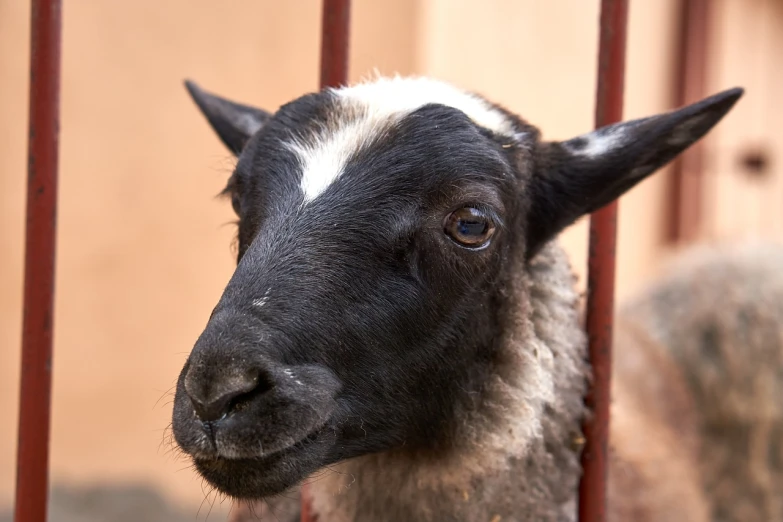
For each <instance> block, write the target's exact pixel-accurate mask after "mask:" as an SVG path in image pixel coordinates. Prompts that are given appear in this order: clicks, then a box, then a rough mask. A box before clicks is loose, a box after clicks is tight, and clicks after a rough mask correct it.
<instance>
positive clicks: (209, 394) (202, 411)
mask: <svg viewBox="0 0 783 522" xmlns="http://www.w3.org/2000/svg"><path fill="white" fill-rule="evenodd" d="M197 373H198V372H194V371H188V373H187V375H186V377H185V393H187V395H188V397H189V398H190V402H191V403H192V404H193V409H194V410H195V412H196V416H197V417H198V418H199V420H200V421H201V422H213V421H216V420H218V419H221V418H222V417H223V416H224V415H226V414H227V413H228V412H229V411H230V410H231V408H232V407H233V406H234V404H236V402H237V399H239V398H240V397H242V396H243V395H248V394H250V393H251V392H260V393H263V392H264V391H267V390H263V389H261V388H262V387H263V384H262V383H260V382H259V375H258V374H257V373H255V374H253V373H240V374H236V375H223V376H219V377H213V378H212V379H209V380H207V381H206V382H205V380H204V379H203V376H197V375H194V374H197ZM199 377H201V378H199Z"/></svg>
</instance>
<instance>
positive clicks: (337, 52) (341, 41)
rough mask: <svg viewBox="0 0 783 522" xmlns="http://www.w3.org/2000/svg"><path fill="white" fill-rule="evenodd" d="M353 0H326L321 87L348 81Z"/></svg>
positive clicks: (322, 32)
mask: <svg viewBox="0 0 783 522" xmlns="http://www.w3.org/2000/svg"><path fill="white" fill-rule="evenodd" d="M350 19H351V0H324V2H323V18H322V22H321V26H322V29H321V88H324V87H337V86H339V85H345V84H346V83H347V82H348V38H349V32H350V31H349V28H350Z"/></svg>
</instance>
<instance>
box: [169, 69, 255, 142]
mask: <svg viewBox="0 0 783 522" xmlns="http://www.w3.org/2000/svg"><path fill="white" fill-rule="evenodd" d="M185 87H186V88H187V90H188V92H189V93H190V96H191V98H193V101H194V102H196V105H198V108H199V109H201V112H202V113H203V114H204V116H206V118H207V121H208V122H209V124H210V125H211V126H212V129H213V130H214V131H215V133H216V134H217V135H218V137H219V138H220V141H222V142H223V144H224V145H225V146H226V147H228V149H229V150H230V151H231V152H232V153H234V155H235V156H239V154H240V153H241V152H242V149H243V148H244V147H245V144H246V143H247V140H249V139H250V137H251V136H252V135H253V134H255V133H256V132H258V131H259V130H260V129H261V127H263V126H264V124H265V123H266V122H267V121H268V120H269V118H270V114H269V113H268V112H266V111H263V110H261V109H257V108H255V107H250V106H249V105H242V104H241V103H236V102H232V101H230V100H227V99H225V98H222V97H220V96H217V95H215V94H211V93H209V92H207V91H205V90H204V89H202V88H201V87H199V86H198V85H196V84H195V83H194V82H192V81H190V80H186V81H185Z"/></svg>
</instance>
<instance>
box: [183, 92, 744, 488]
mask: <svg viewBox="0 0 783 522" xmlns="http://www.w3.org/2000/svg"><path fill="white" fill-rule="evenodd" d="M188 87H189V90H190V92H191V94H192V96H193V97H194V99H195V101H196V102H197V104H198V105H199V107H200V108H201V109H202V112H204V114H205V115H206V116H207V118H208V120H209V122H210V123H211V124H212V126H213V128H214V129H215V131H216V132H217V134H218V135H219V137H220V138H221V139H222V140H223V142H224V143H225V144H226V145H227V146H228V147H229V149H230V150H231V151H232V152H233V153H234V154H235V155H236V156H237V166H236V169H235V171H234V173H233V174H232V176H231V178H230V180H229V183H228V187H227V189H226V192H227V194H228V195H230V197H231V198H232V203H233V206H234V209H235V211H236V213H237V215H238V216H239V232H238V239H239V250H238V258H239V259H238V264H237V268H236V271H235V272H234V274H233V276H232V277H231V280H230V281H229V283H228V285H227V287H226V289H225V291H224V294H223V295H222V297H221V299H220V301H219V302H218V304H217V306H216V307H215V309H214V310H213V313H212V316H211V318H210V320H209V321H208V323H207V325H206V327H205V329H204V331H203V333H202V335H201V336H200V338H199V339H198V340H197V342H196V344H195V346H194V348H193V351H192V353H191V355H190V357H189V359H188V361H187V363H186V364H185V366H184V368H183V370H182V372H181V374H180V378H179V381H178V386H177V392H176V399H175V405H174V417H173V430H174V435H175V438H176V441H177V443H178V444H179V445H180V447H181V448H182V449H183V450H184V451H185V452H186V453H188V454H190V455H191V456H192V457H193V459H194V461H195V464H196V467H197V469H198V470H199V472H200V473H201V474H202V475H203V476H204V477H205V478H206V479H207V480H208V481H209V482H210V483H212V484H213V485H214V486H215V487H217V488H218V489H219V490H221V491H222V492H224V493H226V494H229V495H233V496H236V497H244V498H258V497H264V496H268V495H272V494H277V493H280V492H282V491H284V490H285V489H287V488H289V487H290V486H292V485H294V484H295V483H297V482H298V481H300V480H301V479H303V478H304V477H306V476H307V475H309V474H310V473H312V472H314V471H316V470H318V469H319V468H321V467H323V466H325V465H328V464H330V463H334V462H337V461H340V460H343V459H348V458H352V457H357V456H361V455H365V454H368V453H372V452H379V451H395V450H400V451H410V452H424V453H426V454H427V455H429V456H432V455H436V454H437V453H438V452H445V451H448V450H449V448H450V447H452V446H453V444H454V436H455V433H456V426H457V424H458V410H459V408H460V406H461V405H462V404H463V403H465V401H470V400H474V398H475V397H477V396H478V397H480V394H481V390H482V384H483V383H484V382H485V381H486V379H487V378H488V375H489V372H490V371H491V368H492V360H493V356H494V354H495V347H496V342H497V340H498V337H499V336H498V333H499V331H500V330H501V329H502V328H503V327H504V322H505V317H504V311H505V310H506V307H505V301H506V299H507V296H505V294H504V292H503V289H504V287H505V286H504V282H505V281H507V280H508V278H509V277H510V274H511V273H512V272H514V271H519V270H524V266H525V262H526V260H527V259H529V258H530V256H532V255H534V254H535V252H536V251H537V249H538V248H540V247H541V246H542V245H543V244H544V243H546V242H547V241H548V240H550V239H551V238H552V237H553V236H554V235H556V234H557V233H558V232H559V231H560V230H561V229H562V228H564V227H565V226H567V225H569V224H570V223H572V222H573V221H574V220H576V219H577V218H579V217H580V216H581V215H583V214H585V213H587V212H590V211H592V210H595V209H597V208H599V207H600V206H602V205H604V204H606V203H609V202H610V201H612V200H614V199H615V198H616V197H618V196H619V195H620V194H622V193H623V192H625V191H626V190H628V189H629V188H630V187H632V186H633V185H635V184H636V183H637V182H639V181H640V180H641V179H643V178H644V177H645V176H647V175H648V174H650V173H651V172H653V171H654V170H656V169H657V168H658V167H660V166H662V165H663V164H665V163H666V162H668V161H669V160H670V159H672V158H673V157H674V156H675V155H676V154H678V153H679V152H680V151H682V150H683V149H685V148H686V147H687V146H688V145H690V144H691V143H693V142H694V141H695V140H697V139H698V138H700V137H701V136H702V135H704V134H705V133H706V132H707V131H708V130H709V129H710V128H711V127H712V126H713V125H714V124H715V123H717V121H718V120H719V119H720V118H721V117H722V116H723V115H724V114H725V113H726V112H727V111H728V110H729V109H730V108H731V106H732V105H733V104H734V102H735V101H736V99H737V98H738V97H739V95H740V94H741V91H739V90H734V91H727V92H726V93H723V94H720V95H717V96H715V97H713V98H710V99H708V100H705V101H704V102H701V103H700V104H696V105H694V106H690V107H687V108H685V109H681V110H680V111H677V112H673V113H669V114H666V115H660V116H656V117H652V118H646V119H643V120H636V121H633V122H627V123H623V124H618V125H615V126H612V127H608V128H604V129H602V130H599V131H596V132H593V133H590V134H587V135H584V136H581V137H578V138H574V139H573V140H570V141H567V142H541V141H540V140H539V136H538V132H537V130H536V129H535V128H534V127H532V126H530V125H528V124H527V123H525V122H524V121H522V120H520V119H519V118H517V117H515V116H514V115H512V114H510V113H508V112H507V111H505V110H504V109H501V108H499V107H497V106H494V105H492V104H490V103H488V102H486V101H485V100H483V99H482V98H480V97H478V96H474V95H470V94H467V93H464V92H461V91H458V90H457V89H455V88H453V87H450V86H448V85H445V84H441V83H439V82H434V81H430V80H423V79H393V80H383V79H382V80H377V81H375V82H372V83H368V84H361V85H358V86H355V87H349V88H345V89H340V90H326V91H323V92H321V93H317V94H310V95H306V96H304V97H302V98H299V99H297V100H295V101H293V102H291V103H289V104H287V105H285V106H283V107H281V108H280V109H279V110H278V111H277V112H276V113H275V114H274V115H272V114H269V113H267V112H265V111H262V110H259V109H255V108H251V107H248V106H244V105H240V104H236V103H233V102H229V101H228V100H225V99H223V98H219V97H217V96H214V95H211V94H208V93H206V92H204V91H202V90H201V89H199V88H198V87H196V86H195V85H194V84H188Z"/></svg>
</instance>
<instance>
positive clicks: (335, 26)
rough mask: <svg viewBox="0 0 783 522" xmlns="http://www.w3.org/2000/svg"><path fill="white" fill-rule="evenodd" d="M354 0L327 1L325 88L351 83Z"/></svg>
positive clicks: (306, 501)
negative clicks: (349, 70) (352, 0)
mask: <svg viewBox="0 0 783 522" xmlns="http://www.w3.org/2000/svg"><path fill="white" fill-rule="evenodd" d="M350 21H351V0H324V1H323V12H322V19H321V78H320V84H321V88H322V89H323V88H324V87H338V86H340V85H345V84H347V83H348V49H349V47H348V40H349V36H350ZM301 495H302V513H301V517H300V520H301V522H317V521H318V516H317V515H315V514H314V513H313V512H312V508H311V504H310V495H309V491H308V487H307V485H306V484H305V485H302V493H301Z"/></svg>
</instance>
